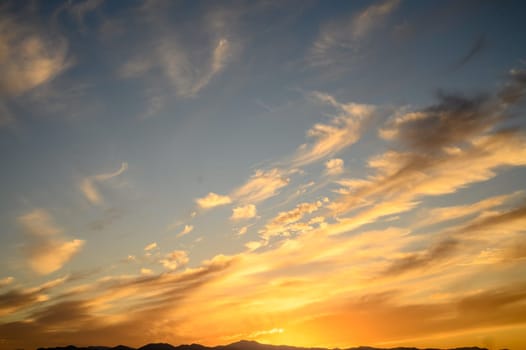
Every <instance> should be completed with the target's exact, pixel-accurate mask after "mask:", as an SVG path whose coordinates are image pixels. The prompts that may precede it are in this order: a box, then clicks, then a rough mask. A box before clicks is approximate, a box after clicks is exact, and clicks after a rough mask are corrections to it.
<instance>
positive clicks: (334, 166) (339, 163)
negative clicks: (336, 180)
mask: <svg viewBox="0 0 526 350" xmlns="http://www.w3.org/2000/svg"><path fill="white" fill-rule="evenodd" d="M343 164H344V162H343V160H342V159H340V158H333V159H329V160H328V161H326V162H325V170H326V172H327V174H329V175H338V174H341V173H343Z"/></svg>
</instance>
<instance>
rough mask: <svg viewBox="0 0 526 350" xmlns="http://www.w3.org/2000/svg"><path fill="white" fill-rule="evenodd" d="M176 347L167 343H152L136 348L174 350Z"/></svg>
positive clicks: (143, 349) (140, 349) (142, 349)
mask: <svg viewBox="0 0 526 350" xmlns="http://www.w3.org/2000/svg"><path fill="white" fill-rule="evenodd" d="M175 349H176V347H175V346H173V345H171V344H167V343H152V344H147V345H144V346H143V347H140V348H139V349H138V350H175Z"/></svg>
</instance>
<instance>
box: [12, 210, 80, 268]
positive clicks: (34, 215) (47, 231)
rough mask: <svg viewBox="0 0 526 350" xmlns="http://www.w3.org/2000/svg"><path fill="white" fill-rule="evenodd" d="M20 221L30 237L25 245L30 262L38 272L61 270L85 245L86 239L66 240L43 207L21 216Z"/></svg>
mask: <svg viewBox="0 0 526 350" xmlns="http://www.w3.org/2000/svg"><path fill="white" fill-rule="evenodd" d="M18 222H19V223H20V225H21V226H22V228H23V229H24V232H25V233H26V234H27V238H28V242H27V244H26V246H25V252H26V255H27V257H28V264H29V266H30V267H31V269H32V270H33V271H35V272H37V273H38V274H42V275H46V274H49V273H51V272H54V271H56V270H59V269H60V268H62V266H63V265H64V264H65V263H66V262H68V261H69V260H70V259H71V258H72V257H73V256H74V255H75V254H77V253H78V252H79V251H80V249H81V248H82V246H83V245H84V240H80V239H73V240H69V241H68V240H65V239H64V238H63V237H62V232H63V230H62V229H61V228H59V227H57V226H56V225H55V223H54V222H53V220H52V218H51V216H50V215H49V214H48V213H47V212H46V211H44V210H42V209H35V210H33V211H32V212H30V213H27V214H25V215H22V216H19V217H18Z"/></svg>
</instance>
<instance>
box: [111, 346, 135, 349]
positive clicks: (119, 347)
mask: <svg viewBox="0 0 526 350" xmlns="http://www.w3.org/2000/svg"><path fill="white" fill-rule="evenodd" d="M111 350H135V348H130V347H129V346H126V345H117V346H114V347H113V348H111Z"/></svg>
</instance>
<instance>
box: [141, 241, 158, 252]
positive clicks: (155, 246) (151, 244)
mask: <svg viewBox="0 0 526 350" xmlns="http://www.w3.org/2000/svg"><path fill="white" fill-rule="evenodd" d="M155 248H157V242H153V243H150V244H148V245H147V246H146V247H144V251H146V252H147V251H150V250H152V249H155Z"/></svg>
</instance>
